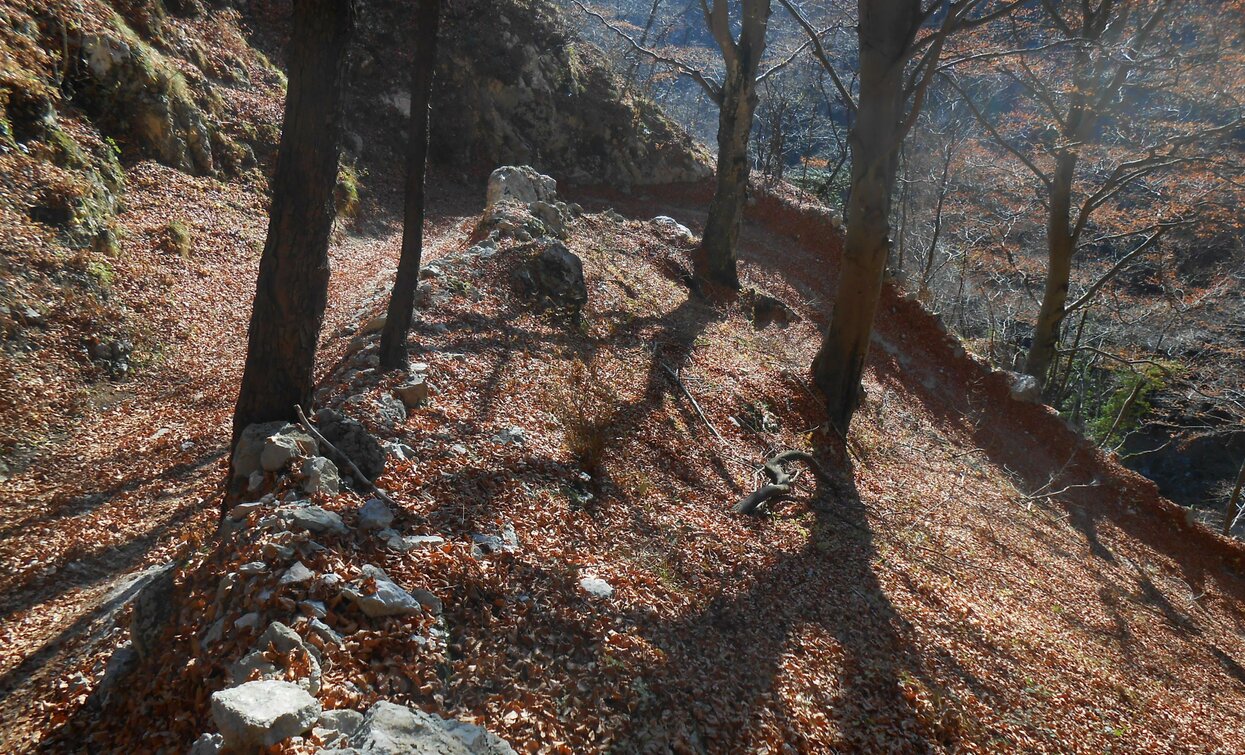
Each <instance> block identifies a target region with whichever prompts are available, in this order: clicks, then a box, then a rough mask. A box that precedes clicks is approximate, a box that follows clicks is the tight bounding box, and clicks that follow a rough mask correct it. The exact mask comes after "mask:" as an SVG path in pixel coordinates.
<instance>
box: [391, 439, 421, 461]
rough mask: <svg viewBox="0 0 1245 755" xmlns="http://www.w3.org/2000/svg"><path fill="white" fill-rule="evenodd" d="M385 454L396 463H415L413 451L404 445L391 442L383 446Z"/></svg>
mask: <svg viewBox="0 0 1245 755" xmlns="http://www.w3.org/2000/svg"><path fill="white" fill-rule="evenodd" d="M385 453H387V454H388V455H390V456H392V457H393V458H395V459H397V460H398V461H415V449H413V448H411V447H410V446H408V445H406V444H405V443H398V442H396V441H391V442H389V443H386V444H385Z"/></svg>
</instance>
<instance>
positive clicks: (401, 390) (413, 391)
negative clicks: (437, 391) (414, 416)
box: [393, 375, 429, 409]
mask: <svg viewBox="0 0 1245 755" xmlns="http://www.w3.org/2000/svg"><path fill="white" fill-rule="evenodd" d="M393 393H394V395H395V396H397V397H398V398H399V399H400V400H401V401H402V404H403V405H404V406H405V407H406V408H407V409H414V408H415V407H417V406H422V405H423V404H425V403H427V401H428V396H429V386H428V381H427V380H426V379H425V378H424V376H423V375H412V376H411V379H410V380H408V381H407V382H405V383H403V384H402V385H399V386H398V387H397V388H394V389H393Z"/></svg>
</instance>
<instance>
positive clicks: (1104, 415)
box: [1087, 365, 1179, 445]
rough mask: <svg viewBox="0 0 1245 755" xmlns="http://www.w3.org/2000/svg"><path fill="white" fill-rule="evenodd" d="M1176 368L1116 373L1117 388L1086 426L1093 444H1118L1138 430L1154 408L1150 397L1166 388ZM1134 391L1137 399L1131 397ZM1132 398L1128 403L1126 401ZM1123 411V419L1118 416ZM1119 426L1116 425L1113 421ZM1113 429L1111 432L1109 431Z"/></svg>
mask: <svg viewBox="0 0 1245 755" xmlns="http://www.w3.org/2000/svg"><path fill="white" fill-rule="evenodd" d="M1178 369H1179V367H1178V366H1177V365H1172V366H1168V365H1161V366H1160V365H1150V366H1147V367H1146V368H1145V369H1144V370H1142V371H1141V372H1131V371H1123V370H1121V371H1119V372H1117V373H1116V374H1117V375H1118V376H1119V378H1118V383H1117V387H1116V389H1115V391H1114V392H1112V393H1111V395H1110V397H1109V398H1108V399H1107V400H1106V401H1105V402H1103V404H1102V406H1101V407H1100V408H1099V410H1098V413H1097V415H1096V416H1094V417H1093V418H1092V419H1091V420H1090V421H1089V423H1088V427H1087V429H1088V431H1089V435H1090V437H1091V438H1093V439H1094V441H1095V442H1097V443H1099V444H1103V445H1114V444H1116V443H1119V442H1120V441H1121V440H1122V439H1123V438H1124V436H1125V435H1127V434H1128V433H1129V432H1130V431H1132V430H1134V429H1136V428H1137V426H1138V425H1140V424H1141V420H1142V419H1144V418H1145V416H1146V415H1147V414H1149V413H1150V411H1151V410H1152V409H1153V408H1154V407H1153V406H1152V405H1151V403H1150V400H1149V399H1150V396H1152V395H1153V394H1154V393H1155V392H1157V391H1160V390H1162V389H1163V388H1165V387H1166V386H1167V383H1168V381H1169V380H1170V379H1171V376H1172V374H1173V372H1175V371H1176V370H1178ZM1134 392H1136V397H1135V398H1134V397H1133V394H1134ZM1130 398H1131V399H1132V401H1131V404H1130V403H1129V399H1130ZM1121 412H1123V413H1124V416H1123V417H1120V413H1121ZM1117 417H1119V418H1120V421H1119V424H1118V425H1116V418H1117ZM1112 426H1114V430H1113V429H1112Z"/></svg>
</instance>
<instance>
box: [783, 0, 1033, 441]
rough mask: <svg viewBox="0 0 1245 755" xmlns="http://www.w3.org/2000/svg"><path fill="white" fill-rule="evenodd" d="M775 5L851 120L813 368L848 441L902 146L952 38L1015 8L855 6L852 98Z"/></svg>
mask: <svg viewBox="0 0 1245 755" xmlns="http://www.w3.org/2000/svg"><path fill="white" fill-rule="evenodd" d="M780 2H781V3H782V4H783V6H784V7H785V8H786V9H787V10H788V12H790V14H791V15H792V17H793V18H795V19H796V21H797V22H798V23H799V24H800V26H801V27H802V28H803V29H804V31H805V33H806V34H807V36H808V38H809V42H810V43H811V44H812V48H813V53H814V55H815V57H816V58H817V60H818V61H819V62H820V63H821V64H822V66H823V67H824V68H825V70H826V72H827V74H829V75H830V77H831V80H832V81H833V82H834V84H835V86H836V88H837V89H838V91H839V94H840V96H841V97H842V98H843V100H844V101H845V102H847V103H849V106H850V107H851V109H852V110H853V112H854V113H855V123H854V126H853V128H852V131H851V135H850V136H849V139H848V141H849V144H850V147H851V153H852V172H851V176H852V182H851V196H850V197H849V198H848V203H847V218H846V220H847V236H846V243H845V245H844V251H843V264H842V270H841V272H840V277H839V285H838V294H837V296H836V298H835V303H834V312H833V314H832V315H831V319H830V327H829V328H828V329H827V331H826V334H825V338H824V339H823V340H822V344H821V348H820V349H819V350H818V352H817V356H816V357H815V358H814V359H813V366H812V373H813V382H814V383H815V384H816V386H817V387H818V389H819V390H820V391H821V392H822V394H823V395H824V396H825V398H826V404H827V411H828V413H829V418H830V422H831V424H832V425H833V426H834V427H835V428H836V429H837V430H838V431H839V432H840V433H842V434H843V435H844V436H846V435H847V430H848V426H849V425H850V423H851V419H852V414H853V413H854V412H855V410H856V406H857V403H858V396H859V392H860V378H861V375H862V374H863V373H864V366H865V358H866V357H867V356H868V353H869V339H870V335H871V333H872V331H873V320H874V316H875V314H876V312H877V306H878V299H879V298H880V297H881V291H882V280H883V276H884V274H885V269H886V261H887V259H888V258H889V256H890V215H891V195H892V193H893V190H894V186H895V174H896V169H897V166H898V155H899V147H900V145H901V144H902V142H903V139H904V136H905V135H906V134H907V133H908V131H910V130H911V128H912V126H913V124H914V123H915V122H916V118H917V116H918V115H919V114H920V112H921V107H922V105H923V103H924V100H925V95H926V92H927V91H928V89H929V85H930V81H931V80H932V78H933V76H934V74H935V72H936V71H937V69H938V63H939V59H940V56H941V55H942V50H943V47H944V45H945V44H946V41H947V39H948V37H949V36H950V35H951V34H952V33H953V32H955V31H957V30H960V29H965V28H970V27H973V26H978V25H981V24H985V23H987V22H989V21H991V20H993V19H995V18H999V17H1001V16H1003V15H1005V14H1006V13H1008V12H1010V10H1011V9H1012V8H1014V7H1015V6H1016V5H1017V4H1018V3H1017V2H1008V3H1002V4H998V7H994V8H992V9H991V8H990V7H988V6H990V5H991V4H990V3H988V2H987V0H954V1H950V0H936V1H934V2H930V3H929V5H928V6H927V7H924V8H923V7H922V4H921V0H859V1H858V4H857V13H858V19H857V38H858V43H859V48H858V57H859V63H858V71H859V82H860V83H859V98H858V99H857V98H855V97H853V96H852V93H851V92H849V91H848V89H847V87H846V86H845V85H844V84H843V81H842V78H841V77H840V76H839V75H838V73H837V71H836V68H835V64H834V62H833V61H832V60H831V58H830V55H829V53H828V52H827V51H826V49H825V47H824V46H823V45H822V44H821V42H820V39H819V35H818V33H817V31H816V30H815V29H814V27H813V25H812V23H811V22H810V21H809V20H808V19H807V18H806V16H805V15H804V13H803V12H802V11H801V10H800V9H798V8H797V7H796V6H795V5H794V3H793V0H780ZM935 18H938V19H940V20H939V21H937V22H936V21H935V20H934V19H935ZM927 25H930V26H932V29H931V30H930V32H929V33H927V34H924V35H921V36H919V38H918V33H919V32H921V30H922V29H923V28H925V27H926V26H927Z"/></svg>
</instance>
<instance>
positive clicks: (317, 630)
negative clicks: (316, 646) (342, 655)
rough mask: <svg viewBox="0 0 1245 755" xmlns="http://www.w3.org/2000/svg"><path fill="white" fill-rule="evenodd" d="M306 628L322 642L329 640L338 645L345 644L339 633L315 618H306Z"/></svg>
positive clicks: (342, 645)
mask: <svg viewBox="0 0 1245 755" xmlns="http://www.w3.org/2000/svg"><path fill="white" fill-rule="evenodd" d="M307 628H308V629H310V630H311V632H312V634H314V635H316V636H317V637H319V638H320V640H321V641H322V642H331V643H333V644H334V645H336V646H338V647H344V646H345V644H346V643H345V641H344V640H343V639H342V636H341V635H340V634H338V633H337V632H335V631H333V629H332V628H331V627H329V625H328V624H325V623H324V622H323V621H320V620H319V619H317V618H313V619H310V620H308V621H307Z"/></svg>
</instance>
